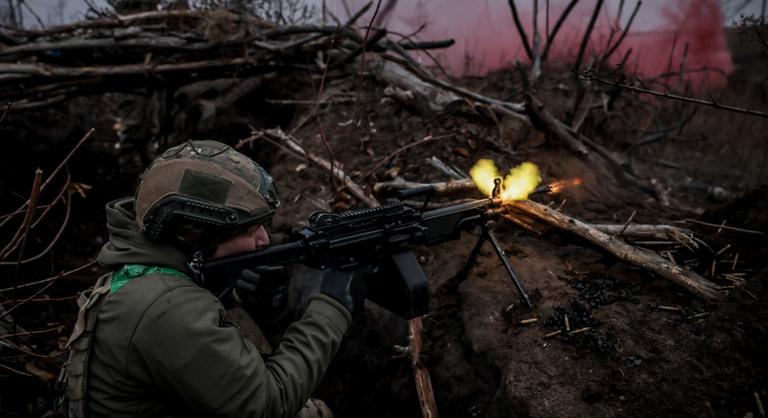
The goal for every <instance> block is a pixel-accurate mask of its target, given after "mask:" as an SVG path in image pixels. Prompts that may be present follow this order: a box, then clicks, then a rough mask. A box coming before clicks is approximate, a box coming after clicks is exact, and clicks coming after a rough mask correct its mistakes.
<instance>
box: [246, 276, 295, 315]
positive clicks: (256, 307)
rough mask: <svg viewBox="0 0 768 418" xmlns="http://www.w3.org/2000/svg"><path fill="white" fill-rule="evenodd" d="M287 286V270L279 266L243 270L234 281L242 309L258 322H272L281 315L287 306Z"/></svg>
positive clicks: (288, 285)
mask: <svg viewBox="0 0 768 418" xmlns="http://www.w3.org/2000/svg"><path fill="white" fill-rule="evenodd" d="M289 287H290V277H289V275H288V272H287V270H286V269H285V267H280V266H264V267H256V268H253V269H248V270H243V271H242V273H241V274H240V279H238V280H237V281H236V282H235V292H237V297H238V298H239V299H240V300H241V301H242V305H243V309H245V311H246V312H248V314H249V315H251V317H253V319H255V320H257V321H260V322H272V321H275V320H277V319H280V318H281V317H282V316H283V314H284V313H285V311H286V310H287V307H288V301H289Z"/></svg>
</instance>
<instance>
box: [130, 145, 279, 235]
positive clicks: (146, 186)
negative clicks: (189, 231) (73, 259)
mask: <svg viewBox="0 0 768 418" xmlns="http://www.w3.org/2000/svg"><path fill="white" fill-rule="evenodd" d="M279 205H280V201H279V200H278V196H277V189H276V188H275V184H274V181H273V180H272V177H271V176H270V175H269V173H267V172H266V171H265V170H264V169H263V168H262V167H261V166H260V165H259V164H257V163H256V162H254V161H253V160H251V159H250V158H248V157H247V156H245V155H243V154H241V153H239V152H237V151H235V150H234V149H232V148H231V147H230V146H228V145H226V144H222V143H221V142H217V141H187V142H186V143H183V144H180V145H177V146H175V147H171V148H169V149H168V150H167V151H165V152H164V153H163V154H162V155H160V156H159V157H157V158H156V159H155V160H154V161H153V162H152V164H151V165H150V166H149V168H147V170H146V171H145V172H144V174H143V175H142V180H141V183H140V184H139V187H138V188H137V190H136V222H137V224H138V225H139V229H140V230H141V231H142V232H144V233H145V234H147V235H148V236H149V237H150V238H153V239H157V238H159V237H160V236H161V235H162V234H163V233H164V231H165V230H167V228H168V226H169V224H171V223H173V222H177V221H179V220H181V221H185V222H191V223H195V224H198V225H199V226H203V227H205V226H209V227H210V226H215V227H225V228H231V227H239V226H243V225H250V224H255V223H261V224H263V223H266V222H268V221H269V220H271V219H272V216H273V215H274V213H275V210H276V209H277V207H278V206H279Z"/></svg>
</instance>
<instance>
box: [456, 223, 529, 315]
mask: <svg viewBox="0 0 768 418" xmlns="http://www.w3.org/2000/svg"><path fill="white" fill-rule="evenodd" d="M482 228H483V232H482V233H481V234H480V238H478V240H477V244H475V247H474V248H473V249H472V252H471V253H470V254H469V258H468V259H467V263H466V264H465V265H464V268H462V269H461V271H460V272H459V274H458V278H459V282H461V281H463V280H464V279H466V278H467V276H469V272H470V270H472V266H474V265H475V261H477V256H478V255H479V254H480V249H481V248H482V247H483V244H485V241H490V242H491V245H492V246H493V249H494V250H495V251H496V255H497V256H498V257H499V259H500V260H501V263H502V264H503V265H504V268H505V269H506V270H507V274H509V277H510V278H511V279H512V282H513V283H514V284H515V288H517V292H518V293H520V297H521V298H522V299H523V300H524V301H525V304H526V305H528V307H529V308H533V303H531V298H530V297H529V296H528V293H527V292H526V291H525V288H524V287H523V284H522V283H520V280H518V278H517V274H516V273H515V270H514V269H513V268H512V265H511V264H510V263H509V258H508V257H507V254H506V253H505V252H504V249H502V248H501V244H499V240H498V239H497V238H496V234H494V233H493V231H491V230H490V229H488V224H483V226H482Z"/></svg>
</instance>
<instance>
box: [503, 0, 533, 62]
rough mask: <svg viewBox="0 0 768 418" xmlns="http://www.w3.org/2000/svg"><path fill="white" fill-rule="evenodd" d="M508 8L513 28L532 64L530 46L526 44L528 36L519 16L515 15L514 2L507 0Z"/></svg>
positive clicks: (513, 0)
mask: <svg viewBox="0 0 768 418" xmlns="http://www.w3.org/2000/svg"><path fill="white" fill-rule="evenodd" d="M509 8H510V9H511V10H512V18H513V19H514V20H515V27H516V28H517V33H519V34H520V40H521V41H522V42H523V48H525V54H526V55H528V59H530V60H531V62H533V51H532V50H531V45H530V44H529V43H528V36H527V35H526V34H525V28H523V23H522V22H520V16H519V15H518V14H517V7H516V6H515V0H509Z"/></svg>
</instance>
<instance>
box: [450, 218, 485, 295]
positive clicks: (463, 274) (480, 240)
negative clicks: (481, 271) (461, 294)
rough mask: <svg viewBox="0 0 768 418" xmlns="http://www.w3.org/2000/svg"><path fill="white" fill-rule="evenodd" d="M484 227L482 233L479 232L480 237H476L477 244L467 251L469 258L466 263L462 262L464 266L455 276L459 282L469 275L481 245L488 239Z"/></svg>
mask: <svg viewBox="0 0 768 418" xmlns="http://www.w3.org/2000/svg"><path fill="white" fill-rule="evenodd" d="M485 231H486V230H485V228H483V233H482V234H480V238H478V239H477V244H475V248H472V252H471V253H469V258H468V259H467V263H466V264H464V268H462V269H461V271H460V272H459V274H457V275H456V277H457V278H458V279H459V283H461V282H463V281H464V280H465V279H466V278H467V276H469V271H470V270H472V266H474V265H475V261H477V256H478V255H479V254H480V249H481V248H482V247H483V244H485V240H486V239H488V236H487V235H486V233H485Z"/></svg>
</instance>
